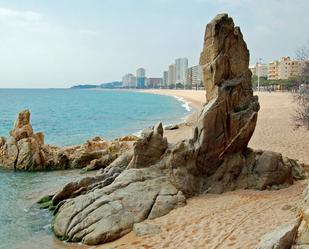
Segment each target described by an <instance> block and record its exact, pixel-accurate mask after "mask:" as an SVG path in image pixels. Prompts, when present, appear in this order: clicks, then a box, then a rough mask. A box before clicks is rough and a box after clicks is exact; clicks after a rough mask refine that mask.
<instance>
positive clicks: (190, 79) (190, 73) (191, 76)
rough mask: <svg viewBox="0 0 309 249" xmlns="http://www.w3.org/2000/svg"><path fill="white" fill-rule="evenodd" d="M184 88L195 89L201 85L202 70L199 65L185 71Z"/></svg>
mask: <svg viewBox="0 0 309 249" xmlns="http://www.w3.org/2000/svg"><path fill="white" fill-rule="evenodd" d="M186 76H187V79H186V87H188V88H192V89H197V88H198V87H199V86H201V85H202V84H203V69H202V66H201V65H196V66H193V67H189V68H188V69H187V75H186Z"/></svg>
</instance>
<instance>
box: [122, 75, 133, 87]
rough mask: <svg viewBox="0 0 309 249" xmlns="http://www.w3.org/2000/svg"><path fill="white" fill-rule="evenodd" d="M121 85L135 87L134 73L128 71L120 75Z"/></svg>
mask: <svg viewBox="0 0 309 249" xmlns="http://www.w3.org/2000/svg"><path fill="white" fill-rule="evenodd" d="M122 85H123V87H127V88H136V77H135V76H134V74H131V73H128V74H126V75H125V76H123V77H122Z"/></svg>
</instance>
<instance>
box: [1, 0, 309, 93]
mask: <svg viewBox="0 0 309 249" xmlns="http://www.w3.org/2000/svg"><path fill="white" fill-rule="evenodd" d="M218 13H228V14H229V15H230V16H231V17H233V19H234V23H235V24H236V25H237V26H240V28H241V30H242V33H243V35H244V39H245V41H246V42H247V46H248V48H249V50H250V63H251V64H254V63H255V62H256V61H257V60H258V58H262V61H263V62H268V61H270V60H273V59H278V58H280V57H282V56H291V57H295V56H296V51H297V49H299V48H300V47H301V46H303V45H304V44H306V43H307V41H308V40H309V16H308V13H309V1H308V0H41V1H39V0H6V1H3V0H0V88H61V87H70V86H72V85H76V84H86V83H89V84H100V83H104V82H110V81H120V80H121V78H122V76H123V75H124V74H126V73H130V72H131V73H135V71H136V69H137V68H138V67H144V68H145V69H146V74H147V77H162V73H163V71H164V70H167V67H168V65H169V64H171V63H173V61H174V60H175V59H176V58H179V57H187V58H188V59H189V65H190V66H193V65H196V64H198V61H199V55H200V52H201V50H202V46H203V37H204V32H205V26H206V24H207V23H208V22H210V21H211V19H212V18H213V17H214V16H215V15H216V14H218Z"/></svg>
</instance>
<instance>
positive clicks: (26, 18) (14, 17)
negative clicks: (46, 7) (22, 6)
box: [0, 8, 42, 22]
mask: <svg viewBox="0 0 309 249" xmlns="http://www.w3.org/2000/svg"><path fill="white" fill-rule="evenodd" d="M0 18H1V19H2V21H3V20H7V21H13V22H37V21H40V20H41V19H42V15H41V14H40V13H38V12H34V11H20V10H13V9H7V8H0Z"/></svg>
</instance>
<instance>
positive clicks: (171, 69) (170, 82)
mask: <svg viewBox="0 0 309 249" xmlns="http://www.w3.org/2000/svg"><path fill="white" fill-rule="evenodd" d="M167 79H168V80H167V81H168V86H169V87H170V88H173V87H175V65H174V64H171V65H169V67H168V76H167Z"/></svg>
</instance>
